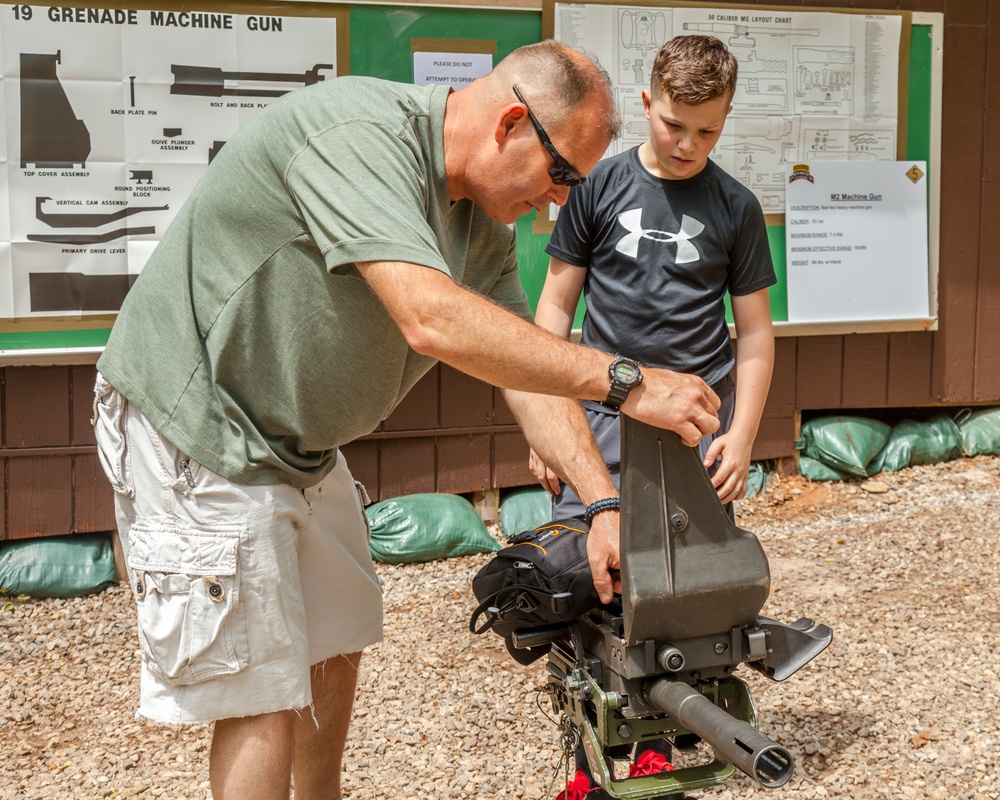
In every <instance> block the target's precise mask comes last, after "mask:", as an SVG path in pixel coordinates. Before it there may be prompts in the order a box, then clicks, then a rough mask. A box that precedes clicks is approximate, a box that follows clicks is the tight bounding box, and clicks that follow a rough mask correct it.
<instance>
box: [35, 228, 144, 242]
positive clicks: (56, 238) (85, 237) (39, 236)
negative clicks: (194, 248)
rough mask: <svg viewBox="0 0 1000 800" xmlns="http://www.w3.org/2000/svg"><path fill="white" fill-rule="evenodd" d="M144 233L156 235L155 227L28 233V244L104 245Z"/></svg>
mask: <svg viewBox="0 0 1000 800" xmlns="http://www.w3.org/2000/svg"><path fill="white" fill-rule="evenodd" d="M146 233H156V227H155V226H149V227H145V228H118V229H117V230H114V231H108V232H107V233H82V234H78V233H65V234H63V233H29V234H28V241H29V242H46V243H48V244H75V245H87V244H104V243H105V242H113V241H114V240H115V239H121V238H122V237H123V236H140V235H142V234H146Z"/></svg>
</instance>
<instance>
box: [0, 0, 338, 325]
mask: <svg viewBox="0 0 1000 800" xmlns="http://www.w3.org/2000/svg"><path fill="white" fill-rule="evenodd" d="M0 14H2V16H0V48H2V60H0V66H2V80H0V90H2V94H0V102H2V107H3V110H4V119H5V120H6V125H5V127H4V128H3V129H2V130H0V137H2V138H0V148H2V153H3V156H4V161H5V162H6V163H5V169H3V170H2V172H0V175H2V183H3V185H2V191H0V202H2V203H3V205H4V208H3V209H2V210H0V319H3V318H7V319H9V318H34V317H46V316H67V315H72V316H77V315H87V314H107V313H109V312H113V311H116V310H117V309H118V308H119V307H120V304H121V300H122V299H123V298H124V296H125V293H126V292H127V291H128V288H129V286H131V283H132V282H133V281H134V279H135V276H136V275H137V274H138V273H139V271H140V270H141V269H142V266H143V264H145V262H146V259H147V258H148V257H149V254H150V253H151V252H152V249H153V247H154V246H155V244H156V242H157V241H158V240H159V239H160V237H161V236H162V234H163V231H164V230H165V229H166V227H167V225H168V224H169V222H170V221H171V220H172V219H173V217H174V215H175V214H176V213H177V210H178V209H179V208H180V207H181V205H182V204H183V202H184V200H185V199H186V198H187V196H188V194H189V193H190V192H191V190H192V189H193V187H194V185H195V184H196V183H197V181H198V179H199V178H200V177H201V175H202V173H203V172H204V170H205V168H206V167H207V165H208V164H209V162H210V161H211V160H212V159H213V158H214V157H215V155H216V154H217V153H218V152H219V150H220V148H222V147H223V146H224V145H225V143H226V140H227V139H228V138H229V137H230V136H232V135H233V133H234V132H235V131H236V129H237V128H238V127H239V126H240V125H241V124H242V123H244V122H246V121H247V120H248V119H250V118H251V117H253V116H254V115H255V114H257V113H258V112H259V111H260V110H261V109H262V108H265V107H266V106H267V105H268V104H269V103H270V102H271V101H272V100H274V99H275V98H277V97H280V96H281V95H283V94H285V93H287V92H289V91H291V90H293V89H295V88H298V87H301V86H308V85H311V84H314V83H317V82H319V81H323V80H326V79H328V78H330V77H333V76H334V75H335V74H336V63H337V52H336V51H337V48H336V21H335V20H334V19H324V18H316V17H295V16H275V15H248V14H227V13H221V12H208V11H155V10H154V11H150V10H135V9H118V8H65V7H56V6H27V5H19V6H3V7H0Z"/></svg>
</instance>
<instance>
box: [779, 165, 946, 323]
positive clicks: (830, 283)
mask: <svg viewBox="0 0 1000 800" xmlns="http://www.w3.org/2000/svg"><path fill="white" fill-rule="evenodd" d="M926 172H927V165H926V163H925V162H923V161H876V162H874V163H870V164H868V163H864V162H861V161H847V162H839V163H838V162H833V161H817V162H810V163H801V164H794V165H789V166H788V170H787V176H786V181H787V187H786V192H785V197H786V203H787V209H786V211H785V242H786V245H785V246H786V255H787V266H788V321H789V322H833V321H844V320H847V321H861V320H890V319H925V318H927V317H929V316H930V314H931V309H930V286H929V281H928V262H927V178H926Z"/></svg>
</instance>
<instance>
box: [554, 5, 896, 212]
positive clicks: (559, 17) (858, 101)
mask: <svg viewBox="0 0 1000 800" xmlns="http://www.w3.org/2000/svg"><path fill="white" fill-rule="evenodd" d="M554 22H555V25H554V27H555V38H556V39H557V40H559V41H561V42H563V43H565V44H568V45H569V46H571V47H576V48H578V49H581V50H586V51H588V52H591V53H593V54H595V55H596V56H597V58H598V60H599V61H600V63H601V64H602V65H603V66H604V67H605V68H606V69H607V70H608V72H609V74H610V75H611V79H612V82H613V84H614V88H615V97H616V99H617V101H618V106H619V111H620V112H621V115H622V121H623V123H624V128H623V132H622V137H621V139H620V140H618V141H617V142H613V143H612V145H611V147H610V148H609V150H608V153H607V155H614V154H615V153H620V152H623V151H625V150H628V149H629V148H631V147H635V146H636V145H639V144H642V142H644V141H645V140H646V139H647V138H649V122H648V121H647V120H646V116H645V111H644V110H643V106H642V97H641V93H642V90H643V89H646V90H648V89H649V85H650V77H651V75H652V66H653V60H654V58H655V57H656V53H657V51H658V50H659V49H660V46H661V45H662V44H663V43H664V42H666V41H667V40H669V39H671V38H673V37H674V36H680V35H683V34H706V35H710V36H715V37H716V38H718V39H720V40H721V41H722V42H723V43H724V44H725V45H726V46H727V47H728V48H729V51H730V52H731V53H732V54H733V55H734V56H735V57H736V60H737V62H738V63H739V78H738V82H737V87H736V95H735V96H734V98H733V111H732V113H731V114H730V115H729V118H728V119H727V120H726V125H725V128H724V129H723V133H722V137H721V138H720V139H719V142H718V144H717V145H716V146H715V149H714V150H713V151H712V154H711V158H712V160H713V161H715V162H716V163H718V164H719V166H721V167H722V168H723V169H725V170H726V171H727V172H728V173H729V174H731V175H733V176H734V177H736V178H737V179H738V180H739V181H740V182H741V183H743V184H744V185H745V186H747V187H749V188H750V189H751V190H752V191H753V192H754V194H755V195H756V197H757V199H758V200H759V201H760V204H761V206H762V207H763V209H764V212H765V213H768V214H771V213H774V214H780V213H782V212H783V211H784V207H785V187H784V177H785V168H786V166H787V165H788V164H792V163H798V162H801V161H808V162H810V163H814V162H817V161H820V160H832V161H855V160H856V161H863V162H866V163H867V162H873V161H880V160H890V161H891V160H894V159H895V158H896V134H897V116H898V104H899V103H898V96H897V95H898V89H897V87H898V80H899V47H900V38H901V33H902V17H901V16H900V15H898V14H838V13H833V12H809V11H780V12H778V11H773V10H761V9H755V8H753V7H752V6H747V7H745V8H702V7H701V6H700V5H699V6H698V7H690V8H688V7H685V8H658V7H655V6H628V5H606V4H598V3H580V4H576V3H574V4H570V3H557V4H556V6H555V18H554Z"/></svg>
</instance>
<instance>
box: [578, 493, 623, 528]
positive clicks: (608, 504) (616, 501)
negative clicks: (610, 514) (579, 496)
mask: <svg viewBox="0 0 1000 800" xmlns="http://www.w3.org/2000/svg"><path fill="white" fill-rule="evenodd" d="M621 504H622V501H621V499H620V498H618V497H605V498H604V499H603V500H597V501H595V502H593V503H591V504H590V505H589V506H587V508H586V510H585V511H584V512H583V521H584V522H586V523H587V524H588V525H589V524H590V523H591V522H592V521H593V519H594V517H596V516H597V515H598V514H600V513H601V512H602V511H611V510H612V509H618V508H620V507H621Z"/></svg>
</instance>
